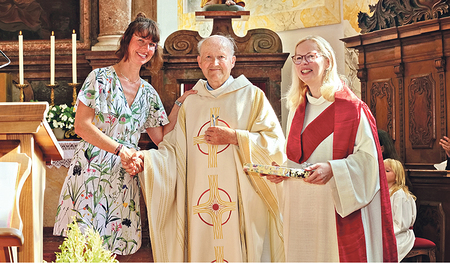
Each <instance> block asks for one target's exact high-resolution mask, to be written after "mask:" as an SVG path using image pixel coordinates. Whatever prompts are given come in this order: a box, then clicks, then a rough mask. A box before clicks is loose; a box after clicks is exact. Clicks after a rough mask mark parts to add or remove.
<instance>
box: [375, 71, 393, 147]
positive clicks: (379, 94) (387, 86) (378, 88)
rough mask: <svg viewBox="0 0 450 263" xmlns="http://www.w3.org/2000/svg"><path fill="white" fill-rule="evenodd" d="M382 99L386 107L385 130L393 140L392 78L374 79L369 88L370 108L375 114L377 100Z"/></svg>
mask: <svg viewBox="0 0 450 263" xmlns="http://www.w3.org/2000/svg"><path fill="white" fill-rule="evenodd" d="M378 101H384V102H385V104H386V105H387V106H388V107H387V113H386V119H387V123H386V132H387V133H389V135H390V136H391V138H393V139H394V140H395V118H394V112H395V103H394V101H395V96H394V88H393V85H392V80H391V79H388V80H380V81H374V82H373V83H372V88H371V97H370V110H371V111H372V113H373V115H374V116H375V118H376V116H377V102H378Z"/></svg>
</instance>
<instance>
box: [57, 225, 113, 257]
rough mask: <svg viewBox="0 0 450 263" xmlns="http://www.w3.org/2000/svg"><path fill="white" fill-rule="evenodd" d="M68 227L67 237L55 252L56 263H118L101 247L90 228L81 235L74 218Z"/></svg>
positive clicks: (99, 238) (97, 234) (100, 239)
mask: <svg viewBox="0 0 450 263" xmlns="http://www.w3.org/2000/svg"><path fill="white" fill-rule="evenodd" d="M72 219H73V221H72V223H70V224H69V225H68V230H67V237H66V238H65V239H64V242H63V243H62V244H61V245H60V246H59V249H60V250H61V252H56V253H55V254H56V261H55V262H56V263H58V262H105V263H118V262H119V261H118V260H117V259H116V256H115V255H114V254H113V253H111V251H109V250H107V249H106V248H104V247H103V239H102V238H101V237H100V234H99V233H98V232H97V231H95V230H94V229H93V228H92V227H90V228H87V230H86V233H85V234H82V233H81V231H80V228H79V227H78V224H77V223H76V219H75V217H72Z"/></svg>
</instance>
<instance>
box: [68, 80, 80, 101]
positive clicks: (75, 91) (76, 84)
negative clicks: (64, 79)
mask: <svg viewBox="0 0 450 263" xmlns="http://www.w3.org/2000/svg"><path fill="white" fill-rule="evenodd" d="M67 84H68V85H69V86H70V87H72V90H73V92H72V106H75V104H76V103H77V95H78V93H77V89H78V88H79V87H80V86H81V83H67Z"/></svg>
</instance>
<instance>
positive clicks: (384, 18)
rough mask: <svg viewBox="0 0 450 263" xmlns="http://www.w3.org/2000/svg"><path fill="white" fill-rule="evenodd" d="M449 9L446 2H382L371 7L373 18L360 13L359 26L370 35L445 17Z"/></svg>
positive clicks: (441, 0)
mask: <svg viewBox="0 0 450 263" xmlns="http://www.w3.org/2000/svg"><path fill="white" fill-rule="evenodd" d="M449 7H450V6H449V3H448V1H446V0H406V1H402V0H380V1H378V3H377V4H376V5H369V9H370V13H373V15H372V16H371V17H370V16H369V15H368V14H367V13H362V12H359V14H358V25H359V28H361V33H368V32H372V31H376V30H380V29H384V28H390V27H396V26H403V25H407V24H411V23H414V22H417V21H423V20H430V19H434V18H439V17H445V16H448V15H449V14H448V10H449Z"/></svg>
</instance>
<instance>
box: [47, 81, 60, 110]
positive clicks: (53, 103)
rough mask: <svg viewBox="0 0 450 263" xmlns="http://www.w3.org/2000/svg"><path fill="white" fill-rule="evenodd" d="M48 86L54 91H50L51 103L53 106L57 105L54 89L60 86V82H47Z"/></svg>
mask: <svg viewBox="0 0 450 263" xmlns="http://www.w3.org/2000/svg"><path fill="white" fill-rule="evenodd" d="M46 86H47V87H49V88H51V89H52V91H51V93H50V105H52V106H53V105H55V91H54V89H55V88H56V87H58V84H55V83H53V84H47V85H46Z"/></svg>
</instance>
